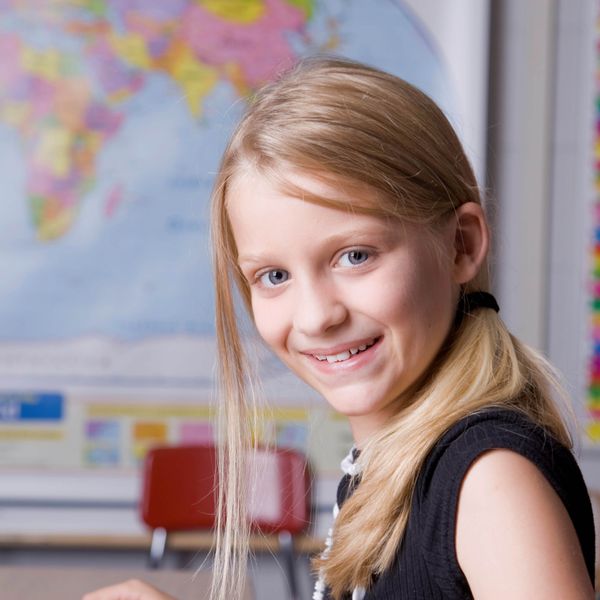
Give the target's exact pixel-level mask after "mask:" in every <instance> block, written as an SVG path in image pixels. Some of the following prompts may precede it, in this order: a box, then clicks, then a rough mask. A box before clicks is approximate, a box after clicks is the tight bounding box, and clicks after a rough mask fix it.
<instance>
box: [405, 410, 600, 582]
mask: <svg viewBox="0 0 600 600" xmlns="http://www.w3.org/2000/svg"><path fill="white" fill-rule="evenodd" d="M532 473H533V474H534V475H535V477H534V476H533V475H532ZM494 477H495V478H497V479H496V480H495V483H493V481H494V479H493V478H494ZM514 478H520V479H524V480H526V481H527V483H528V484H530V483H532V482H538V483H539V482H543V484H544V485H540V486H538V488H539V489H541V490H542V491H545V492H547V491H548V490H550V492H552V494H554V497H558V498H559V503H560V504H561V506H562V507H563V511H566V514H567V515H568V518H570V521H571V522H572V523H573V525H574V527H575V530H576V532H577V536H578V539H579V543H580V545H581V548H582V549H583V554H584V556H585V560H586V565H587V568H588V572H589V573H590V577H593V572H594V527H593V517H592V511H591V505H590V501H589V497H588V494H587V490H586V487H585V483H584V481H583V477H582V476H581V472H580V470H579V467H578V465H577V462H576V460H575V458H574V456H573V454H572V453H571V452H570V450H569V449H567V448H565V447H564V446H563V445H561V444H560V443H559V442H558V441H557V440H556V439H554V438H553V437H552V436H551V435H549V434H548V433H547V432H546V431H545V430H544V429H542V428H541V427H539V426H537V425H536V424H535V423H533V422H532V421H531V420H530V419H528V418H527V417H526V416H524V415H523V414H521V413H519V412H517V411H513V410H508V409H488V410H485V411H482V412H480V413H477V414H473V415H470V416H468V417H466V418H464V419H462V420H460V421H459V422H457V423H456V424H455V425H454V426H452V427H451V428H450V429H449V430H448V431H447V432H446V433H445V434H444V435H443V436H442V437H441V438H440V439H439V440H438V442H437V443H436V444H435V446H434V447H433V449H432V451H431V452H430V454H429V456H428V457H427V459H426V460H425V462H424V464H423V467H422V469H421V472H420V474H419V477H418V481H417V484H416V488H415V495H414V497H413V505H414V507H413V515H414V517H413V519H414V526H416V527H417V528H418V530H419V532H420V533H419V539H420V544H421V548H422V552H423V555H424V557H425V560H427V561H428V562H429V563H430V564H435V565H438V566H440V568H438V571H439V573H440V577H442V578H443V579H444V581H446V582H450V581H452V582H454V583H452V585H454V586H459V587H460V586H463V587H464V586H465V585H466V580H465V578H464V574H463V572H462V569H461V565H460V564H459V561H458V558H457V554H456V526H457V511H458V506H459V496H460V501H461V502H463V492H464V491H465V490H468V489H469V488H471V487H472V488H473V490H474V491H477V493H476V494H475V493H474V494H473V497H474V498H476V499H477V500H480V501H482V510H484V509H485V506H486V504H485V499H486V497H487V496H488V495H489V493H490V491H489V490H487V489H486V488H487V486H490V485H495V486H497V487H499V488H505V487H507V486H508V487H510V489H511V490H512V491H514V492H515V494H518V493H519V486H517V485H515V484H514ZM467 479H469V481H468V482H467ZM471 479H472V481H471ZM467 483H468V485H469V488H467V487H466V485H467ZM509 484H510V485H509ZM482 490H483V491H482ZM542 491H540V493H542ZM515 497H516V496H515ZM534 504H535V503H534ZM463 505H464V504H463ZM526 516H527V518H531V517H532V516H533V515H532V514H527V515H526ZM436 568H437V567H436Z"/></svg>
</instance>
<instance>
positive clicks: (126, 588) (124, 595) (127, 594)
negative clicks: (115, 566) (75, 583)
mask: <svg viewBox="0 0 600 600" xmlns="http://www.w3.org/2000/svg"><path fill="white" fill-rule="evenodd" d="M82 600H175V598H173V596H169V595H168V594H165V593H164V592H161V591H160V590H158V589H156V588H155V587H152V586H151V585H149V584H147V583H144V582H143V581H140V580H139V579H130V580H129V581H124V582H123V583H118V584H117V585H111V586H108V587H104V588H102V589H100V590H96V591H95V592H90V593H89V594H86V595H85V596H84V597H83V598H82Z"/></svg>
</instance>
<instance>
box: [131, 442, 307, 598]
mask: <svg viewBox="0 0 600 600" xmlns="http://www.w3.org/2000/svg"><path fill="white" fill-rule="evenodd" d="M253 466H254V467H255V471H256V473H257V474H258V476H257V478H256V479H257V485H256V486H255V489H254V490H253V493H252V494H251V495H250V499H249V506H248V514H249V518H250V519H251V521H252V526H253V527H255V528H256V529H258V530H260V531H262V532H264V533H274V534H277V535H278V537H279V544H280V551H281V553H282V554H283V557H284V559H285V563H286V577H287V580H288V585H289V589H290V597H291V598H292V599H293V600H296V599H297V598H298V585H297V579H296V571H295V561H294V550H293V536H294V535H296V534H298V533H300V532H302V531H304V530H306V528H307V527H308V525H309V523H310V476H309V472H308V468H307V464H306V458H305V457H304V456H303V455H302V454H301V453H299V452H297V451H295V450H287V449H270V450H258V451H257V452H256V455H255V463H254V465H253ZM217 485H218V482H217V475H216V450H215V448H214V446H201V445H185V446H183V445H182V446H165V447H157V448H153V449H151V450H150V451H149V452H148V454H147V455H146V459H145V461H144V469H143V485H142V494H141V501H140V514H141V518H142V520H143V521H144V523H146V525H148V526H149V527H150V528H151V529H152V542H151V545H150V566H151V567H154V568H156V567H158V565H159V564H160V562H161V560H162V558H163V556H164V553H165V549H166V545H167V537H168V534H169V532H172V531H183V530H190V529H212V528H213V527H214V526H215V507H216V490H217Z"/></svg>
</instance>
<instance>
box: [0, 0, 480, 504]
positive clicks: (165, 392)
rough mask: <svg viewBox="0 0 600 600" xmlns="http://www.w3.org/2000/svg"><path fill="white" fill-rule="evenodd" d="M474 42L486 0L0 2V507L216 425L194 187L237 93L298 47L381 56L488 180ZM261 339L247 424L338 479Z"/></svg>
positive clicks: (341, 425)
mask: <svg viewBox="0 0 600 600" xmlns="http://www.w3.org/2000/svg"><path fill="white" fill-rule="evenodd" d="M487 43H488V3H487V2H484V1H478V2H476V3H473V2H470V1H468V0H451V1H446V2H443V3H440V2H438V1H436V0H418V1H417V0H411V1H408V0H407V1H400V0H396V1H392V0H376V1H374V2H368V3H366V2H363V1H362V0H243V1H242V0H240V1H239V2H223V3H219V2H212V1H209V0H196V1H192V0H189V1H185V0H181V1H177V2H161V1H159V0H148V1H145V2H122V1H119V0H114V1H112V0H106V1H104V2H96V1H91V0H90V1H89V2H86V1H82V2H77V3H71V2H51V3H40V2H35V1H29V2H27V1H26V2H22V1H19V2H16V1H15V2H11V1H10V0H9V1H8V2H5V3H3V9H2V15H1V16H0V178H1V180H2V182H3V194H2V211H1V212H0V227H1V229H2V232H3V233H2V235H1V236H0V272H1V273H2V277H1V280H2V294H0V501H1V500H2V499H3V498H11V499H13V500H14V499H15V498H22V499H28V498H29V499H36V500H42V501H43V500H44V499H45V498H48V499H52V500H53V501H60V500H61V499H64V500H65V501H67V500H68V501H73V500H81V501H88V502H93V501H94V498H98V493H99V490H102V493H101V495H102V498H103V500H104V501H110V500H114V501H133V500H134V495H135V491H134V490H135V486H132V485H115V486H103V485H102V482H103V481H105V480H107V479H104V478H109V479H110V478H111V477H115V476H116V475H118V476H119V477H121V478H122V481H135V479H136V477H137V476H138V467H139V464H140V461H141V460H142V458H143V456H144V453H145V452H146V450H147V448H148V447H149V446H151V445H153V444H156V443H164V442H169V443H178V442H203V441H207V440H210V439H212V436H213V431H212V425H211V417H212V414H213V411H214V404H215V398H214V397H213V395H214V391H213V384H214V382H213V372H214V361H215V348H214V324H213V308H214V306H213V298H212V285H211V272H210V271H211V268H210V260H209V251H208V214H209V210H208V197H209V193H210V189H211V185H212V180H213V174H214V173H215V171H216V169H217V166H218V160H219V157H220V154H221V152H222V151H223V149H224V146H225V143H226V140H227V137H228V134H229V133H230V132H231V130H232V127H233V126H234V124H235V122H236V121H237V120H238V118H239V117H240V115H241V113H242V111H243V108H244V105H245V102H246V99H247V98H248V96H249V94H251V93H252V91H253V90H255V89H256V88H257V87H259V86H260V85H262V84H263V83H265V82H267V81H268V80H270V79H271V78H273V77H274V76H275V75H276V74H277V73H278V72H279V71H280V70H281V69H282V68H284V67H286V66H288V65H290V64H292V63H293V62H294V61H296V60H297V59H298V58H300V57H302V56H305V55H309V54H314V53H323V52H326V53H334V54H340V55H343V56H347V57H350V58H354V59H358V60H361V61H364V62H367V63H370V64H373V65H375V66H377V67H380V68H383V69H386V70H388V71H391V72H393V73H395V74H397V75H400V76H402V77H404V78H405V79H407V80H409V81H411V82H412V83H414V84H415V85H417V86H418V87H420V88H421V89H423V90H424V91H425V92H427V93H428V94H429V95H431V96H432V97H433V98H434V99H435V100H436V101H437V102H438V103H439V104H440V105H441V106H442V108H443V109H444V110H445V112H446V113H447V115H448V116H449V118H450V119H451V121H452V122H453V124H454V125H455V127H456V128H457V130H458V132H459V134H460V136H461V137H462V139H463V142H464V144H465V148H466V150H467V153H468V154H469V155H470V157H471V159H472V161H473V163H474V166H475V169H476V172H477V174H478V176H479V178H480V180H481V181H483V176H484V169H485V165H484V157H485V107H486V88H487ZM260 352H262V353H263V354H262V355H261V357H262V358H261V365H262V366H261V372H262V374H263V378H264V389H265V396H266V397H267V400H268V402H269V405H270V406H271V407H272V408H271V409H270V412H269V413H268V415H267V419H266V426H265V428H266V430H268V431H265V432H263V433H264V434H265V435H267V434H268V435H271V436H272V437H274V438H275V440H276V441H277V442H278V443H280V444H282V445H287V446H292V447H297V448H299V449H302V450H304V451H306V452H307V453H308V455H309V457H310V459H311V462H312V463H313V465H314V467H315V469H316V472H317V475H318V476H319V477H323V478H328V477H331V478H335V479H337V477H338V465H339V460H340V459H341V457H342V456H343V455H344V454H345V453H346V451H347V449H348V447H349V445H350V444H351V439H350V435H349V431H348V428H347V425H346V424H345V422H344V421H343V419H341V418H340V417H339V416H338V415H336V414H335V413H333V412H332V411H331V410H330V409H329V408H328V407H327V406H326V405H325V404H324V403H323V401H322V400H321V399H320V398H318V397H316V395H315V394H314V393H313V392H312V391H310V390H308V389H307V388H306V387H305V386H303V385H302V384H300V383H299V382H297V381H295V380H294V379H293V378H292V377H291V376H289V375H288V374H287V373H286V372H285V370H284V369H283V368H282V367H281V365H279V364H278V363H277V362H276V360H275V359H273V357H271V356H269V355H268V353H267V352H266V351H264V350H261V351H260ZM258 433H260V432H258ZM67 481H68V485H66V483H65V482H67ZM2 482H5V484H4V485H3V483H2ZM108 488H110V489H108ZM90 490H93V491H90Z"/></svg>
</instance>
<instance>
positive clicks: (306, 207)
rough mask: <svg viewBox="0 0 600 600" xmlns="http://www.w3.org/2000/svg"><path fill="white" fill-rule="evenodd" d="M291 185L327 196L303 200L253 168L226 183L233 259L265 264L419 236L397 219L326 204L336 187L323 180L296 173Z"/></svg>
mask: <svg viewBox="0 0 600 600" xmlns="http://www.w3.org/2000/svg"><path fill="white" fill-rule="evenodd" d="M294 184H295V185H296V186H299V187H301V189H304V190H307V193H310V194H311V195H314V196H316V197H317V198H323V197H325V198H326V199H327V200H324V201H322V202H313V201H305V199H303V198H302V197H299V195H298V194H296V193H294V194H289V193H288V192H287V191H286V190H282V189H281V187H280V186H279V185H277V184H275V183H273V181H272V180H271V179H270V178H268V177H265V176H264V175H261V174H260V173H259V172H257V171H256V170H252V171H246V172H244V173H240V174H239V176H236V177H235V178H234V179H233V180H232V181H231V184H230V185H229V186H228V191H227V212H228V218H229V222H230V224H231V228H232V232H233V237H234V240H235V246H236V248H235V250H236V251H237V254H238V261H240V262H244V263H245V262H253V263H254V262H263V261H267V262H268V260H270V259H271V258H273V257H274V256H279V257H281V256H282V255H289V256H291V255H296V256H302V255H303V256H305V257H308V256H309V255H312V254H314V253H319V252H320V251H321V250H322V251H324V252H325V253H327V252H328V251H330V250H331V251H334V250H337V249H338V248H339V247H341V246H349V245H352V244H372V243H375V242H377V243H385V244H389V243H392V242H393V240H395V239H397V238H398V236H401V237H402V238H403V239H408V238H409V237H422V236H420V235H419V236H413V235H411V233H415V234H416V233H418V232H417V231H416V229H419V230H420V229H422V228H421V227H417V226H414V225H413V226H411V225H409V224H407V223H406V222H404V221H401V220H399V219H394V218H390V217H381V216H379V215H377V216H376V215H373V214H366V213H365V212H364V211H362V212H358V211H356V210H354V209H353V207H352V205H351V204H350V203H349V202H343V201H340V204H341V206H339V207H338V206H331V205H330V204H329V200H328V199H329V198H331V197H332V196H333V195H335V196H337V197H338V198H339V197H340V196H341V195H342V194H341V192H342V191H341V190H339V189H337V188H332V187H331V184H330V183H328V182H327V183H324V182H323V181H322V180H320V179H318V178H311V177H308V176H304V175H297V174H296V175H295V176H294ZM342 193H346V192H345V191H343V192H342ZM409 232H410V233H409Z"/></svg>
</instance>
